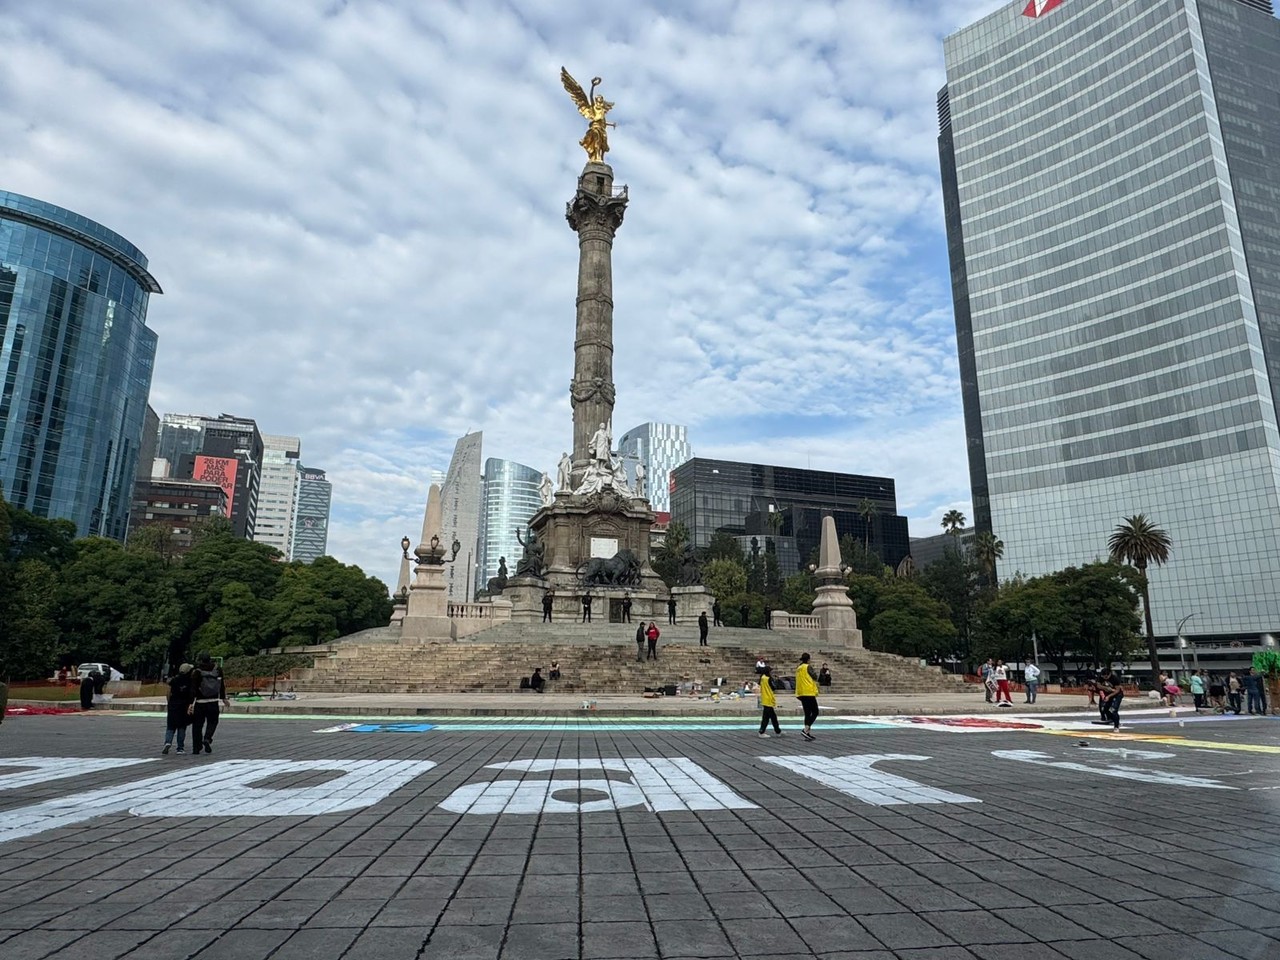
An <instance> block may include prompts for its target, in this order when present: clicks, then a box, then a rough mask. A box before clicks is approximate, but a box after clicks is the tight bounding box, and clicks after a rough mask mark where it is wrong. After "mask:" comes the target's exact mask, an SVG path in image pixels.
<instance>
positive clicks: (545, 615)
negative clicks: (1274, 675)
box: [542, 591, 551, 623]
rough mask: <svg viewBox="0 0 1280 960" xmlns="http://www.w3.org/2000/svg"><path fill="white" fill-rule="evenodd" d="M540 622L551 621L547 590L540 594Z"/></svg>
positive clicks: (549, 596)
mask: <svg viewBox="0 0 1280 960" xmlns="http://www.w3.org/2000/svg"><path fill="white" fill-rule="evenodd" d="M542 622H543V623H550V622H551V593H550V591H548V592H547V593H544V594H543V595H542Z"/></svg>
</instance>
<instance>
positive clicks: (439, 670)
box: [293, 624, 960, 696]
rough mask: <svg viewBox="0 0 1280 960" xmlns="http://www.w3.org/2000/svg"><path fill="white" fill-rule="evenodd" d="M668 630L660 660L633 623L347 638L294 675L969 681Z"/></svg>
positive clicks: (605, 681) (774, 639)
mask: <svg viewBox="0 0 1280 960" xmlns="http://www.w3.org/2000/svg"><path fill="white" fill-rule="evenodd" d="M570 627H572V628H574V629H566V628H570ZM662 629H663V635H662V638H661V640H659V646H658V659H657V660H646V661H637V660H636V656H635V652H636V651H635V642H634V639H633V638H634V634H635V630H634V627H630V626H628V625H627V624H602V625H600V626H598V627H597V626H596V625H592V624H572V625H570V624H563V625H556V624H545V625H544V624H506V625H503V626H500V627H495V628H493V629H491V630H487V631H485V632H484V633H483V634H482V635H480V636H481V637H482V638H483V639H471V640H465V641H459V642H448V641H444V642H438V643H437V642H427V643H422V642H416V641H413V642H409V641H406V642H404V643H388V642H380V643H378V642H375V643H363V642H339V644H338V645H337V649H336V650H334V651H333V652H332V653H329V654H328V655H327V656H323V657H318V658H317V660H316V664H315V667H314V668H312V669H307V670H296V671H294V673H293V686H294V689H295V690H298V691H299V692H317V693H318V692H326V693H410V694H429V693H467V692H474V693H509V692H513V691H517V690H519V689H520V679H521V678H522V677H527V676H529V675H531V674H532V672H533V668H534V667H541V668H542V673H543V676H544V677H546V676H547V674H548V672H549V670H550V666H551V663H552V661H558V662H559V664H560V670H561V673H562V679H561V680H560V681H558V682H549V683H548V687H547V689H548V690H554V691H555V692H558V693H572V694H575V695H577V694H582V695H591V694H606V693H636V694H638V693H641V692H643V691H644V690H645V688H660V687H665V686H668V685H671V684H681V683H686V682H700V683H701V684H702V686H703V689H704V691H705V690H708V689H709V688H710V687H711V686H714V685H715V682H716V680H717V679H718V678H721V677H723V678H725V680H726V681H727V683H728V684H729V685H730V686H733V687H736V686H739V685H741V683H742V681H743V680H745V679H748V678H752V677H754V674H755V662H756V658H757V657H758V656H764V657H765V658H766V659H767V660H768V661H769V662H770V663H771V664H773V665H774V668H775V672H776V673H777V674H778V675H780V676H785V677H793V676H794V674H795V665H796V663H797V662H798V660H799V656H800V653H801V652H802V651H805V650H807V651H808V652H809V653H810V654H811V656H812V661H813V663H814V666H815V668H816V667H818V666H820V665H821V664H822V663H826V664H828V665H829V667H830V669H831V673H832V677H833V682H832V685H831V687H830V688H829V689H828V691H827V692H830V693H833V694H858V693H866V694H873V693H927V692H935V691H936V692H942V691H954V690H955V689H956V686H957V684H958V683H959V682H960V681H959V678H954V677H951V676H950V675H947V674H944V673H942V672H940V671H939V670H938V669H937V668H933V667H921V666H920V665H919V662H918V661H916V660H911V659H906V658H902V657H895V656H891V655H889V654H882V653H875V652H872V651H868V650H861V649H844V650H824V649H822V648H821V647H820V646H819V645H818V644H817V642H816V641H815V640H814V638H812V637H803V636H800V637H797V636H795V635H790V636H788V635H786V634H782V633H779V632H776V631H765V630H758V629H757V630H743V629H732V628H726V629H723V630H720V629H716V630H713V631H712V635H711V638H712V643H711V645H709V646H706V647H702V646H699V645H698V642H697V627H696V626H691V627H687V628H683V629H682V628H681V627H679V626H677V627H671V626H667V627H665V628H662ZM686 633H687V634H688V636H686V635H685V634H686ZM780 695H783V696H790V695H793V694H792V693H791V692H790V691H789V690H788V691H786V692H785V693H782V694H780Z"/></svg>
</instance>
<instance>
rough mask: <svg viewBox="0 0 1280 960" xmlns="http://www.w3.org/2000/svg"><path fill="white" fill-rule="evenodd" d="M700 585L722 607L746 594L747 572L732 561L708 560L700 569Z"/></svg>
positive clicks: (740, 565)
mask: <svg viewBox="0 0 1280 960" xmlns="http://www.w3.org/2000/svg"><path fill="white" fill-rule="evenodd" d="M702 583H703V586H705V587H706V588H707V590H708V591H709V592H710V594H711V595H712V596H713V597H716V598H718V599H719V600H720V604H721V606H724V605H726V604H727V603H728V602H729V601H730V600H732V599H734V598H736V597H737V596H738V595H739V594H745V593H746V592H747V571H746V570H744V569H743V568H742V564H741V563H737V562H735V561H733V560H724V559H719V560H708V561H707V562H706V564H705V565H704V566H703V568H702Z"/></svg>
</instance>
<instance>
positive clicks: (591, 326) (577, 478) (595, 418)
mask: <svg viewBox="0 0 1280 960" xmlns="http://www.w3.org/2000/svg"><path fill="white" fill-rule="evenodd" d="M566 207H567V208H566V210H565V219H567V220H568V221H569V226H570V227H572V228H573V230H574V232H576V233H577V234H578V316H577V327H576V332H575V336H574V342H573V380H572V381H571V382H570V384H569V397H570V400H571V403H572V405H573V473H572V478H573V486H574V487H575V488H576V487H577V486H578V484H579V483H580V482H581V481H582V474H583V471H585V470H586V468H587V465H588V463H590V461H591V451H590V441H591V435H592V434H593V433H595V431H596V428H597V427H599V425H600V424H602V423H603V424H606V425H607V426H610V427H612V425H613V398H614V386H613V235H614V234H615V233H616V232H617V230H618V227H620V226H621V225H622V217H623V215H624V214H625V213H626V209H627V188H626V187H623V188H622V189H621V190H619V191H618V192H617V194H616V195H615V193H614V189H613V168H612V167H610V166H609V165H608V164H607V163H603V162H600V161H594V160H593V161H590V162H588V163H587V165H586V166H585V167H583V169H582V175H581V176H580V177H579V178H578V192H577V193H576V194H575V195H574V198H573V200H572V201H570V202H569V203H568V204H567V205H566Z"/></svg>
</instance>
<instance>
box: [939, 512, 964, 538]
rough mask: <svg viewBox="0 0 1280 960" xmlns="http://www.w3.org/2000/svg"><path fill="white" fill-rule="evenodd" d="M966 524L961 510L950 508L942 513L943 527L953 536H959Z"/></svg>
mask: <svg viewBox="0 0 1280 960" xmlns="http://www.w3.org/2000/svg"><path fill="white" fill-rule="evenodd" d="M964 524H965V518H964V514H963V513H961V512H960V511H959V510H954V509H953V510H948V511H947V512H946V513H944V514H943V515H942V529H943V530H945V531H946V532H947V533H949V534H951V535H952V536H958V535H959V533H960V531H961V530H962V529H963V528H964Z"/></svg>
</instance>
